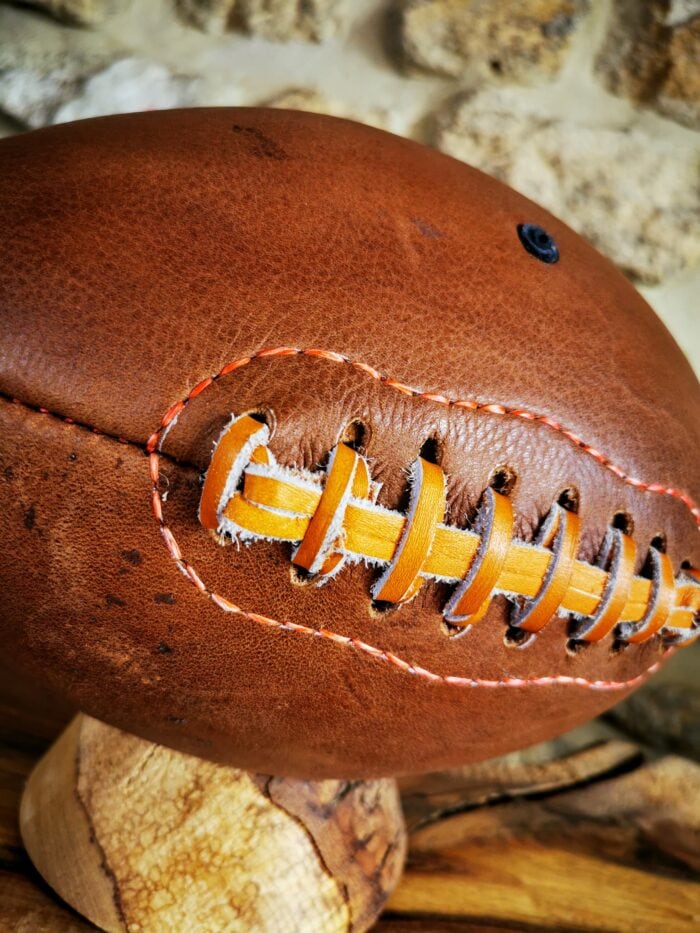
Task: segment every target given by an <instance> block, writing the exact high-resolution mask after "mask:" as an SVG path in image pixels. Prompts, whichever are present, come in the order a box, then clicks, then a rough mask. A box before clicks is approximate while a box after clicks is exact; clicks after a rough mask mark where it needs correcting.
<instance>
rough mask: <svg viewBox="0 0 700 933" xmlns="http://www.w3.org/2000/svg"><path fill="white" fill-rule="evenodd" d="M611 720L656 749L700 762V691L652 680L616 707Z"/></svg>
mask: <svg viewBox="0 0 700 933" xmlns="http://www.w3.org/2000/svg"><path fill="white" fill-rule="evenodd" d="M607 719H608V720H609V721H610V722H612V723H614V725H615V726H617V728H618V729H621V730H622V731H624V732H626V733H627V734H628V735H631V736H633V737H634V738H636V739H639V740H640V741H642V742H644V743H645V744H647V745H651V746H652V748H659V749H662V750H663V751H670V752H676V753H677V754H681V755H686V756H687V757H689V758H694V759H695V760H696V761H700V691H699V690H698V689H696V688H692V687H690V686H688V685H687V684H674V683H656V681H654V680H652V681H651V683H648V684H646V686H644V687H643V688H642V689H641V690H638V691H637V692H636V693H634V694H632V696H631V697H629V698H628V699H626V700H623V702H622V703H618V704H617V706H614V707H613V708H612V709H611V710H610V712H609V713H608V714H607Z"/></svg>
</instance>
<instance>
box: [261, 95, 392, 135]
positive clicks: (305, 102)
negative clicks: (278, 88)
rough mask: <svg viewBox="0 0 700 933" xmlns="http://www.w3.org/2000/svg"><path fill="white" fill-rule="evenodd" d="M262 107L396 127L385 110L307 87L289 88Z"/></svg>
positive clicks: (387, 128) (369, 124)
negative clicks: (358, 105) (356, 104)
mask: <svg viewBox="0 0 700 933" xmlns="http://www.w3.org/2000/svg"><path fill="white" fill-rule="evenodd" d="M262 106H263V107H278V108H280V109H282V110H306V111H307V112H308V113H325V114H328V115H329V116H331V117H344V118H345V119H347V120H357V122H358V123H366V124H367V125H368V126H377V127H379V128H380V129H383V130H392V131H394V132H396V128H395V127H394V126H393V125H392V124H393V121H392V119H391V115H390V114H389V113H387V111H386V110H381V109H379V108H376V107H368V108H362V109H358V108H354V107H350V106H348V105H347V104H344V103H342V102H341V101H338V100H334V99H333V98H329V97H326V96H325V95H324V94H321V93H320V92H318V91H312V90H309V89H307V88H289V89H288V90H286V91H284V92H283V93H281V94H279V95H278V96H276V97H273V98H272V99H271V100H268V101H264V102H263V104H262Z"/></svg>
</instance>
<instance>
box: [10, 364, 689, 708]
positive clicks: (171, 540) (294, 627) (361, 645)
mask: <svg viewBox="0 0 700 933" xmlns="http://www.w3.org/2000/svg"><path fill="white" fill-rule="evenodd" d="M289 356H308V357H310V358H321V359H326V360H329V361H331V362H337V363H345V364H347V365H350V366H352V367H353V368H354V369H356V370H358V371H359V372H364V373H365V374H367V375H369V376H370V377H371V378H373V379H374V380H375V381H377V382H380V383H382V384H384V385H387V386H389V387H390V388H394V389H396V391H399V392H402V393H403V394H406V395H410V396H413V397H417V398H423V399H426V400H428V401H434V402H436V403H437V404H442V405H444V406H446V407H456V408H466V409H470V410H474V411H477V410H483V411H488V412H489V413H491V414H500V415H506V414H512V415H515V416H518V417H522V418H525V419H526V420H530V421H539V422H540V423H543V424H547V426H548V427H550V428H552V429H553V430H556V431H559V432H560V433H562V434H564V436H566V437H568V439H569V440H570V441H572V442H573V443H574V444H575V445H576V446H580V447H581V448H582V449H584V450H586V452H587V453H589V454H591V456H594V458H595V459H598V458H602V459H599V462H600V463H602V464H603V465H604V466H607V468H608V469H611V470H612V472H613V473H614V474H615V475H616V476H618V477H619V478H620V479H622V480H623V481H625V482H629V483H630V484H631V485H633V486H635V487H636V488H640V489H644V490H646V491H649V492H657V493H664V494H667V495H671V496H674V497H675V498H678V499H680V500H681V501H682V502H683V503H684V504H685V505H686V506H687V507H688V508H689V509H690V511H691V513H692V514H693V515H694V516H695V517H696V520H697V521H698V523H699V524H700V509H698V508H696V507H695V505H694V503H693V500H692V499H691V497H690V496H689V495H687V494H686V493H682V492H680V491H679V490H675V489H672V488H666V487H663V486H661V485H660V484H646V483H643V482H641V481H639V480H633V479H630V478H627V477H626V474H625V473H624V471H622V470H621V469H620V468H617V467H614V465H613V464H612V463H611V462H610V461H609V460H607V458H605V457H604V456H603V455H602V454H599V453H598V452H597V451H594V448H591V447H590V446H587V445H584V444H583V442H582V441H580V439H579V438H577V437H576V436H575V435H573V434H571V433H570V432H566V431H565V430H563V429H562V428H561V426H559V425H557V424H556V423H555V422H552V421H551V419H548V418H545V416H537V415H534V414H532V413H529V412H525V411H524V410H521V409H507V408H505V407H504V406H498V405H493V404H489V405H480V404H479V403H477V402H468V401H464V400H459V399H449V398H448V397H447V396H442V395H437V394H434V393H429V392H422V391H421V390H419V389H414V388H412V387H410V386H407V385H404V384H403V383H398V382H396V381H395V380H393V379H390V378H388V377H386V376H383V375H382V374H381V373H379V372H378V371H377V370H376V369H374V368H373V367H371V366H369V365H368V364H365V363H361V362H359V361H357V360H352V359H350V358H349V357H347V356H344V355H342V354H339V353H335V352H333V351H327V350H319V349H315V348H311V349H298V348H293V347H276V348H270V349H262V350H258V351H256V352H255V353H253V354H251V355H250V356H248V357H243V358H241V359H239V360H236V361H233V362H231V363H228V364H226V365H225V366H224V367H222V369H221V370H220V371H219V372H218V373H216V374H215V375H213V376H209V377H207V378H206V379H204V380H202V381H201V382H200V383H198V384H197V385H196V386H195V387H194V388H193V389H191V390H190V392H189V393H188V395H187V396H186V397H185V398H184V399H182V400H180V401H179V402H176V403H175V404H174V405H172V406H171V407H170V408H169V409H168V410H167V411H166V413H165V414H164V415H163V417H162V419H161V425H160V427H159V428H158V429H157V430H156V431H154V432H153V434H152V435H151V436H150V438H149V439H148V441H147V443H146V445H145V451H146V453H147V454H149V468H150V475H151V481H152V495H151V503H152V511H153V514H154V516H155V518H156V520H157V521H158V522H159V526H160V531H161V535H162V537H163V539H164V542H165V544H166V547H167V548H168V551H169V553H170V555H171V557H172V559H173V560H174V561H175V563H176V565H177V566H178V569H180V571H181V572H182V573H183V575H184V576H185V577H187V579H189V581H190V582H191V583H192V584H193V585H194V586H195V587H196V588H197V589H198V590H199V591H200V592H202V593H203V594H205V595H206V596H208V597H209V599H211V601H212V602H214V603H215V605H217V606H218V607H219V608H220V609H223V610H224V611H226V612H232V613H234V614H238V615H240V616H242V617H244V618H246V619H248V620H250V621H252V622H255V623H257V624H260V625H263V626H267V627H272V628H275V629H277V630H280V631H288V632H295V633H297V634H304V635H308V636H311V637H316V638H321V639H325V640H328V641H332V642H334V643H335V644H340V645H343V646H346V647H352V648H354V649H356V650H357V651H360V652H361V653H364V654H367V655H368V656H369V657H371V658H373V659H375V660H378V661H384V662H387V663H389V664H391V665H393V666H394V667H397V668H398V669H399V670H402V671H403V672H405V673H409V674H412V675H414V676H416V677H418V678H421V679H423V680H426V681H429V682H433V683H436V682H437V683H443V684H446V685H449V686H455V687H484V688H500V687H504V688H507V687H515V688H517V687H523V686H553V685H571V686H580V687H585V688H589V689H593V690H603V691H605V690H624V689H631V688H632V687H635V686H637V685H638V684H640V683H642V682H643V681H644V680H646V679H647V677H649V676H651V675H652V674H653V673H654V672H655V671H656V670H658V669H659V668H660V667H661V665H662V663H663V661H664V659H665V658H667V657H669V656H670V655H671V654H673V653H674V651H675V650H676V649H674V648H671V649H667V650H666V651H665V652H664V655H663V657H662V659H661V660H659V661H657V662H656V663H655V664H653V665H651V667H649V668H648V669H647V670H646V671H644V672H642V673H641V674H638V675H637V676H635V677H633V678H631V679H630V680H627V681H613V680H589V679H587V678H584V677H571V676H568V675H546V676H543V677H533V678H516V677H506V678H503V679H502V680H489V679H484V678H467V677H460V676H453V675H442V674H436V673H434V672H432V671H428V670H426V669H425V668H422V667H419V666H417V665H411V664H409V663H408V662H407V661H405V660H403V659H401V658H399V657H397V656H396V655H394V654H392V653H391V652H385V651H382V650H381V649H379V648H375V647H373V646H371V645H368V644H366V643H365V642H362V641H360V640H359V639H354V638H350V637H348V636H345V635H340V634H338V633H336V632H332V631H330V630H328V629H312V628H310V627H308V626H304V625H299V624H297V623H293V622H279V621H277V620H275V619H270V618H268V617H266V616H262V615H259V614H257V613H252V612H247V611H246V610H243V609H241V608H240V607H238V606H236V605H235V604H233V603H231V602H230V601H229V600H227V599H225V597H222V596H219V595H218V594H217V593H214V592H212V591H210V590H209V589H207V587H206V585H205V584H204V583H203V581H202V580H201V578H200V577H199V575H198V574H197V572H196V570H195V568H194V567H192V566H191V565H190V564H189V563H187V561H185V560H184V558H183V556H182V553H181V552H180V549H179V545H178V544H177V541H176V540H175V537H174V535H173V534H172V532H171V531H170V529H169V528H168V526H167V525H166V524H165V521H164V518H163V514H162V504H163V503H162V499H161V494H160V491H159V489H158V462H159V459H160V457H163V458H164V459H171V458H169V457H168V456H167V454H163V453H162V452H161V451H159V452H158V453H157V454H156V453H155V450H156V448H157V447H158V444H159V443H160V441H161V439H162V437H161V436H162V435H163V434H164V432H165V431H166V430H167V429H169V428H170V427H172V425H173V423H174V422H175V420H176V419H177V418H178V416H179V415H180V413H181V412H182V410H183V409H184V408H185V406H186V405H187V403H188V402H189V401H190V399H192V398H195V397H196V396H197V395H199V394H200V393H201V392H203V391H204V390H205V389H206V388H208V387H209V386H210V385H212V384H213V383H214V382H215V381H216V380H217V379H219V378H221V377H222V376H226V375H229V374H231V373H233V372H235V371H236V370H238V369H241V368H243V367H244V366H247V365H248V364H250V363H251V362H252V361H253V360H255V359H266V358H273V359H275V358H276V359H279V358H285V357H289ZM0 396H1V397H3V398H5V399H6V400H7V401H9V402H10V403H11V404H16V405H21V406H22V407H24V408H26V409H28V410H30V411H34V412H36V413H39V414H46V415H49V416H50V417H53V418H56V419H58V420H59V421H63V422H64V423H66V424H72V425H75V426H77V427H80V428H83V429H85V430H89V431H92V432H93V433H95V434H97V435H102V436H104V437H109V438H110V439H112V440H116V441H118V442H120V443H123V444H127V445H129V446H132V447H135V448H136V449H137V450H140V451H143V449H144V448H143V447H142V446H141V445H140V444H138V443H137V442H135V441H132V440H129V439H128V438H122V437H118V436H116V435H113V434H109V433H107V432H104V431H101V430H100V429H99V428H96V427H94V426H92V425H89V424H86V423H84V422H80V421H77V420H76V419H73V418H71V417H69V416H65V415H59V414H57V413H55V412H52V411H49V410H48V409H47V408H45V407H43V406H35V405H31V404H29V403H28V402H24V401H22V400H21V399H17V398H13V397H10V396H8V395H7V394H5V393H0ZM596 455H597V456H596ZM173 462H175V463H177V461H173Z"/></svg>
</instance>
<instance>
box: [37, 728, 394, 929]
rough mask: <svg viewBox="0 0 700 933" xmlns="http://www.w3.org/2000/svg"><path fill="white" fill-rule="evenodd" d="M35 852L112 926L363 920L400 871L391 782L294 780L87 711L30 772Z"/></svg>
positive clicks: (84, 910) (305, 925) (69, 895)
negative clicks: (146, 736)
mask: <svg viewBox="0 0 700 933" xmlns="http://www.w3.org/2000/svg"><path fill="white" fill-rule="evenodd" d="M20 829H21V833H22V839H23V841H24V844H25V847H26V849H27V851H28V853H29V856H30V858H31V859H32V861H33V862H34V865H35V866H36V868H37V869H38V870H39V872H40V873H41V874H42V875H43V877H44V878H45V880H46V881H47V882H48V883H49V884H50V885H51V887H52V888H53V889H54V890H55V891H56V892H57V893H58V894H59V895H60V896H61V897H62V898H63V899H64V900H65V901H66V902H67V903H68V904H70V905H71V906H72V907H74V908H75V909H76V910H77V911H78V912H79V913H81V914H82V915H83V916H85V917H87V918H88V919H89V920H91V921H92V922H93V923H94V924H96V925H97V926H98V927H100V928H101V929H103V930H107V931H110V933H111V931H125V930H129V931H132V930H160V929H163V930H165V929H171V930H185V929H190V930H192V929H198V930H199V929H211V930H241V931H243V930H253V929H254V930H260V931H267V930H270V931H279V930H285V931H289V933H292V931H297V930H298V931H304V933H307V931H317V930H318V931H320V933H334V931H346V930H353V931H360V930H366V929H368V928H369V927H370V926H371V924H372V923H373V922H374V921H375V920H376V918H377V916H378V915H379V912H380V911H381V909H382V906H383V905H384V902H385V901H386V899H387V897H388V895H389V894H390V893H391V891H392V890H393V888H394V887H395V885H396V884H397V883H398V881H399V878H400V875H401V870H402V867H403V862H404V856H405V848H406V841H405V832H404V827H403V818H402V815H401V808H400V802H399V797H398V790H397V787H396V784H395V782H393V781H387V780H383V781H365V782H353V783H348V782H343V781H319V782H307V781H295V780H289V779H283V778H275V777H269V776H266V775H256V774H249V773H247V772H245V771H239V770H236V769H234V768H227V767H223V766H221V765H215V764H212V763H211V762H207V761H202V760H200V759H198V758H193V757H191V756H189V755H182V754H180V753H178V752H174V751H172V750H170V749H167V748H164V747H162V746H160V745H154V744H153V743H151V742H146V741H144V740H142V739H138V738H135V737H134V736H131V735H128V734H127V733H124V732H121V731H119V730H117V729H114V728H112V727H110V726H106V725H104V724H103V723H101V722H98V721H97V720H94V719H91V718H90V717H87V716H84V715H78V716H77V717H76V718H75V719H74V720H73V721H72V722H71V724H70V725H69V726H68V728H67V729H66V730H65V731H64V732H63V733H62V735H61V736H60V738H59V739H58V740H57V741H56V742H55V743H54V745H53V746H52V747H51V748H50V749H49V751H48V752H47V753H46V755H45V756H44V757H43V758H42V759H41V760H40V762H39V763H38V765H37V766H36V767H35V769H34V770H33V771H32V773H31V775H30V778H29V781H28V783H27V786H26V789H25V792H24V795H23V797H22V804H21V809H20Z"/></svg>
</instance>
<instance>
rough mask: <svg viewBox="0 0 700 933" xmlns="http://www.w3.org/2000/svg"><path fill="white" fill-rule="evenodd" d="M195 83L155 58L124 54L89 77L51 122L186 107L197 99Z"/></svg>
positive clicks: (195, 80)
mask: <svg viewBox="0 0 700 933" xmlns="http://www.w3.org/2000/svg"><path fill="white" fill-rule="evenodd" d="M197 83H198V82H197V79H192V78H188V77H183V76H180V75H174V74H172V72H170V71H169V70H168V69H167V68H166V67H165V65H161V64H159V63H157V62H152V61H147V60H144V59H141V58H124V59H121V60H120V61H117V62H114V63H113V64H111V65H109V66H108V67H107V68H105V69H104V71H100V72H98V73H97V74H95V75H92V77H90V78H88V80H87V81H86V82H85V84H84V86H83V88H82V89H81V91H80V92H79V93H78V94H76V96H75V97H73V99H72V100H70V101H68V102H67V103H65V104H63V105H62V106H61V107H59V108H58V110H57V111H56V113H55V114H54V117H53V120H52V122H53V123H66V122H68V121H69V120H83V119H85V118H87V117H100V116H104V115H106V114H110V113H135V112H136V111H139V110H170V109H172V108H173V107H187V106H189V105H191V104H194V103H196V97H197V95H196V88H197Z"/></svg>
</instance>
